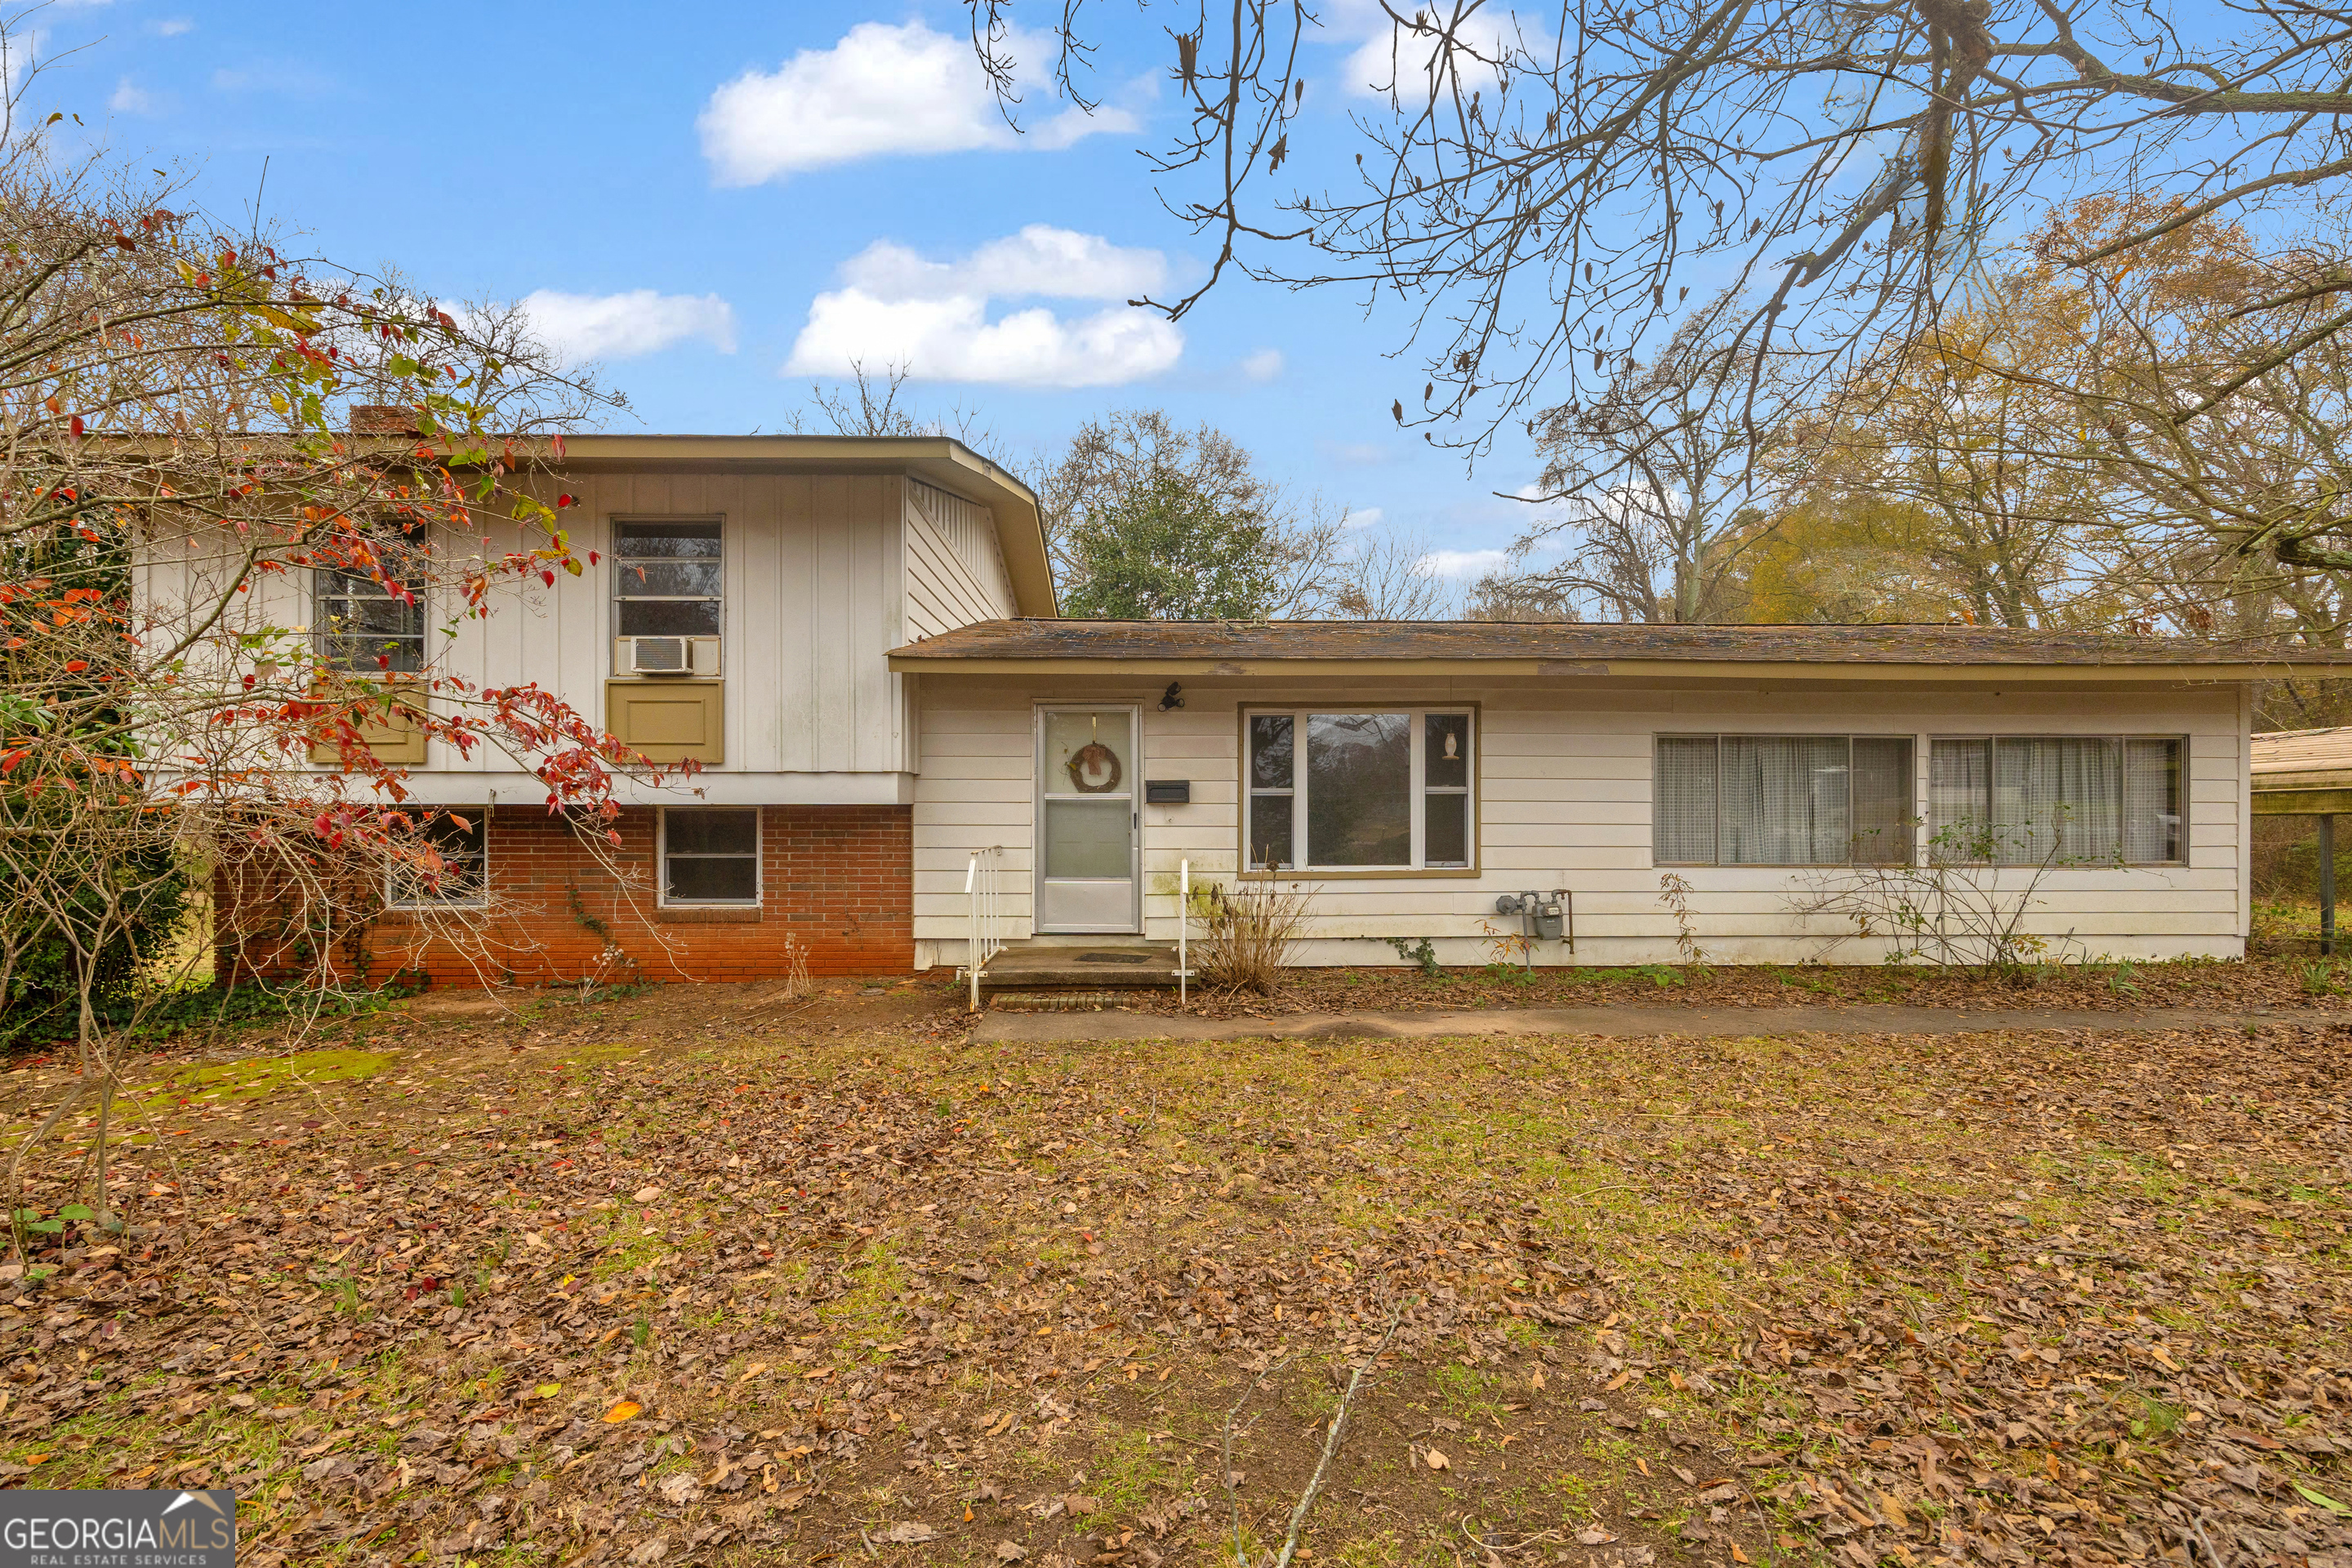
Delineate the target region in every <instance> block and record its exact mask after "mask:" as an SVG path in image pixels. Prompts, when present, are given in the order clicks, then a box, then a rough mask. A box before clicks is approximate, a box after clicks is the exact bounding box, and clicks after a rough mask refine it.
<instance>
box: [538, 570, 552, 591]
mask: <svg viewBox="0 0 2352 1568" xmlns="http://www.w3.org/2000/svg"><path fill="white" fill-rule="evenodd" d="M540 576H541V577H542V578H544V579H545V580H546V582H547V585H548V586H549V587H551V588H552V587H554V586H555V574H554V573H553V572H550V571H541V573H540Z"/></svg>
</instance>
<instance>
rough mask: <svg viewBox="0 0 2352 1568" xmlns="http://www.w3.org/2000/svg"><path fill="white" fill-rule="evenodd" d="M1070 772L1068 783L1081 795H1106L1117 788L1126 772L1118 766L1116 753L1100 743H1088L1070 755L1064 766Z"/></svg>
mask: <svg viewBox="0 0 2352 1568" xmlns="http://www.w3.org/2000/svg"><path fill="white" fill-rule="evenodd" d="M1065 765H1066V767H1067V768H1068V769H1069V770H1070V782H1071V783H1072V784H1076V786H1077V788H1078V793H1079V794H1081V795H1108V794H1109V793H1110V792H1111V791H1113V790H1115V789H1117V788H1118V781H1119V779H1120V777H1121V775H1122V774H1123V773H1125V772H1126V770H1125V769H1123V768H1121V767H1120V766H1119V764H1118V752H1114V751H1112V750H1111V749H1110V748H1109V747H1108V746H1106V745H1104V744H1103V743H1102V742H1100V741H1088V742H1087V743H1086V744H1085V745H1083V746H1080V747H1079V748H1078V749H1077V750H1076V751H1075V752H1071V753H1070V760H1069V762H1068V763H1066V764H1065Z"/></svg>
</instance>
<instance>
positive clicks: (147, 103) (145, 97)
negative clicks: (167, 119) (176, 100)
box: [106, 77, 158, 114]
mask: <svg viewBox="0 0 2352 1568" xmlns="http://www.w3.org/2000/svg"><path fill="white" fill-rule="evenodd" d="M106 107H107V108H109V109H110V110H114V112H115V113H117V114H152V113H154V112H155V110H156V108H157V107H158V106H157V103H156V100H155V95H154V94H153V93H152V92H149V91H148V90H147V89H145V88H143V87H141V86H140V85H139V84H138V83H137V82H135V81H132V80H131V79H130V78H129V77H124V78H123V79H121V81H118V82H116V83H115V84H114V91H113V92H112V93H111V94H110V96H109V97H108V98H107V100H106Z"/></svg>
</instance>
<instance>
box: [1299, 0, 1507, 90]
mask: <svg viewBox="0 0 2352 1568" xmlns="http://www.w3.org/2000/svg"><path fill="white" fill-rule="evenodd" d="M1351 9H1352V8H1351ZM1416 14H1418V13H1416ZM1342 25H1343V26H1344V25H1345V22H1344V19H1343V24H1342ZM1359 25H1360V26H1364V27H1367V28H1369V29H1370V31H1369V36H1368V37H1365V39H1364V41H1363V42H1362V43H1361V44H1359V45H1358V46H1357V47H1356V48H1355V49H1354V50H1353V52H1351V53H1350V54H1349V56H1348V59H1347V63H1346V64H1345V65H1343V66H1342V67H1340V75H1341V76H1342V77H1344V78H1345V79H1346V80H1345V82H1344V83H1343V85H1344V86H1345V87H1346V88H1347V89H1348V90H1349V92H1351V93H1354V94H1356V95H1357V96H1358V97H1360V98H1386V97H1388V96H1389V94H1390V92H1391V89H1393V90H1394V92H1395V94H1396V96H1397V98H1398V99H1399V100H1402V102H1403V103H1404V105H1405V106H1406V107H1407V108H1411V107H1412V106H1413V105H1414V104H1416V103H1423V104H1425V103H1427V102H1428V100H1429V93H1430V87H1431V83H1430V68H1431V65H1432V62H1433V61H1434V60H1435V59H1436V58H1437V45H1438V40H1437V38H1436V37H1435V36H1434V35H1433V33H1415V32H1414V31H1413V30H1412V28H1411V27H1409V26H1402V25H1400V24H1398V23H1397V22H1395V21H1394V20H1393V19H1392V18H1391V17H1390V16H1387V15H1386V14H1385V13H1384V12H1382V13H1375V14H1374V15H1372V16H1367V17H1364V18H1362V20H1361V21H1360V24H1359ZM1519 36H1520V29H1519V26H1518V22H1517V18H1516V17H1514V16H1512V15H1511V14H1510V13H1509V12H1507V11H1505V12H1502V13H1500V14H1499V15H1498V14H1496V13H1495V12H1492V11H1490V12H1487V13H1486V14H1485V15H1484V16H1480V17H1479V18H1478V19H1477V20H1476V21H1475V22H1474V23H1470V24H1468V25H1466V26H1465V27H1464V28H1463V29H1462V30H1461V31H1460V32H1459V33H1457V34H1456V37H1457V39H1459V40H1461V41H1460V42H1457V44H1456V46H1455V47H1454V68H1455V69H1456V70H1457V71H1458V72H1459V73H1460V76H1461V80H1462V85H1463V87H1464V88H1465V89H1483V88H1486V87H1490V86H1492V85H1493V83H1494V80H1495V73H1494V70H1493V68H1492V67H1490V66H1489V65H1488V64H1487V63H1486V61H1488V60H1492V59H1494V58H1496V56H1497V55H1498V54H1500V53H1501V52H1502V51H1503V49H1504V48H1505V47H1507V45H1506V40H1512V41H1516V40H1517V37H1519ZM1462 43H1467V44H1468V46H1469V47H1466V48H1465V47H1462ZM1482 57H1483V58H1482Z"/></svg>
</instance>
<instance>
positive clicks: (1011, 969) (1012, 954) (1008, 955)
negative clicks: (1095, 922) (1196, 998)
mask: <svg viewBox="0 0 2352 1568" xmlns="http://www.w3.org/2000/svg"><path fill="white" fill-rule="evenodd" d="M1175 984H1176V950H1175V948H1173V947H1172V946H1169V945H1167V944H1166V943H1162V942H1103V943H1100V944H1097V945H1087V946H1072V945H1063V944H1058V943H1055V944H1048V943H1039V942H1016V943H1014V944H1013V946H1011V947H1008V948H1006V949H1005V950H1004V951H1003V952H1000V953H998V954H997V955H996V956H995V957H994V958H992V959H990V960H989V961H988V967H987V968H985V969H983V970H982V971H981V973H980V988H981V991H982V993H983V994H995V993H998V992H1009V991H1018V992H1051V991H1151V990H1160V989H1172V988H1173V987H1174V986H1175Z"/></svg>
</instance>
